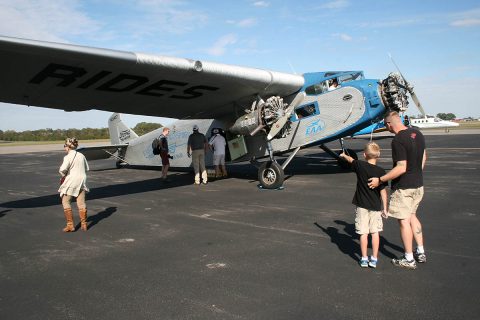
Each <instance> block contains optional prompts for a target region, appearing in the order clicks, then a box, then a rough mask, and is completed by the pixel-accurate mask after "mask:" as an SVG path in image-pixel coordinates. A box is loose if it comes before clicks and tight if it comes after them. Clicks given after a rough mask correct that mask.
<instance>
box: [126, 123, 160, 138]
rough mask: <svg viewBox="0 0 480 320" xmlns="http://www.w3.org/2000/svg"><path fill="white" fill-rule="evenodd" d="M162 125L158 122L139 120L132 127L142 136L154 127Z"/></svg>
mask: <svg viewBox="0 0 480 320" xmlns="http://www.w3.org/2000/svg"><path fill="white" fill-rule="evenodd" d="M160 127H163V126H162V125H161V124H160V123H149V122H140V123H137V125H136V126H135V127H134V128H133V131H135V133H136V134H138V135H139V136H143V135H144V134H146V133H149V132H151V131H153V130H155V129H158V128H160Z"/></svg>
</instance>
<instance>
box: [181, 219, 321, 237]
mask: <svg viewBox="0 0 480 320" xmlns="http://www.w3.org/2000/svg"><path fill="white" fill-rule="evenodd" d="M189 216H191V217H194V218H198V219H203V220H212V221H215V222H222V223H229V224H238V225H241V226H245V227H253V228H258V229H265V230H272V231H280V232H288V233H293V234H299V235H305V236H310V237H316V238H323V239H330V237H329V236H324V235H322V234H318V233H311V232H302V231H298V230H292V229H284V228H275V227H265V226H259V225H257V224H253V223H247V222H240V221H234V220H226V219H218V218H212V217H211V216H209V215H206V214H203V215H201V216H197V215H194V214H189Z"/></svg>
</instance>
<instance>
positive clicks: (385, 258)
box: [0, 132, 480, 320]
mask: <svg viewBox="0 0 480 320" xmlns="http://www.w3.org/2000/svg"><path fill="white" fill-rule="evenodd" d="M367 141H368V137H360V138H356V139H347V140H346V141H345V144H346V146H347V147H348V148H352V149H354V150H356V151H357V152H358V153H359V155H361V150H362V149H363V145H364V144H365V143H366V142H367ZM375 141H376V142H377V143H379V144H380V146H381V147H382V155H381V158H380V161H379V165H381V166H382V167H384V168H385V169H387V170H389V169H391V167H392V164H391V149H390V141H391V138H390V137H389V136H388V135H383V136H380V137H377V138H376V139H375ZM426 141H427V146H428V151H427V152H428V160H427V165H426V168H425V173H424V180H425V192H426V193H425V198H424V200H423V202H422V204H421V206H420V209H419V213H418V215H419V218H420V219H421V221H422V223H423V230H424V236H425V248H426V252H427V259H428V260H427V263H425V264H420V265H419V266H418V269H417V270H405V269H400V268H397V267H395V266H393V265H392V264H391V263H390V260H391V259H392V258H393V257H396V256H399V255H401V254H402V253H403V249H402V244H401V241H400V235H399V229H398V223H397V222H396V221H395V220H394V219H392V218H390V219H388V220H386V221H384V232H382V233H381V249H380V255H379V265H378V267H377V269H371V268H368V269H364V268H360V267H359V265H358V259H359V241H358V237H357V236H356V235H355V233H354V206H353V205H352V204H351V200H352V197H353V193H354V190H355V184H356V178H355V175H354V174H353V173H351V172H348V171H344V170H342V169H340V168H339V167H338V166H337V163H336V161H335V160H333V159H331V158H330V157H329V156H328V155H327V154H325V153H324V152H323V151H322V150H321V149H319V148H318V147H312V148H309V149H304V150H301V151H300V152H299V155H297V157H295V158H294V159H293V160H292V162H291V163H290V164H289V166H288V167H287V169H286V174H287V179H286V181H285V183H284V187H285V188H284V189H283V190H281V191H276V190H274V191H272V190H260V189H258V188H257V184H258V182H257V181H256V169H255V168H254V167H253V166H251V165H249V164H237V165H234V166H231V167H229V171H230V177H229V178H228V179H222V180H216V181H211V182H210V183H208V184H207V185H201V186H196V185H193V175H192V174H191V173H190V172H172V173H171V175H170V178H171V180H172V181H171V182H170V183H162V182H161V181H160V179H159V177H160V171H159V170H141V169H134V168H122V169H115V162H114V161H113V160H101V161H92V162H90V169H91V171H90V172H89V176H88V178H89V187H90V188H91V192H90V193H89V194H88V196H87V204H88V210H89V219H88V223H89V230H88V231H87V232H82V231H77V232H75V233H62V232H61V229H62V228H63V227H64V225H65V221H64V217H63V210H62V208H61V205H60V198H59V196H58V193H57V189H58V181H59V175H58V172H57V171H58V167H59V166H60V164H61V161H62V158H63V156H64V154H63V153H62V152H60V151H40V152H29V151H28V150H27V152H25V151H24V152H23V153H12V152H7V153H4V154H1V155H0V173H1V177H2V178H1V180H0V318H1V319H2V320H10V319H116V320H120V319H275V320H282V319H477V318H478V317H479V313H480V304H479V303H478V297H479V296H480V285H479V284H480V272H479V271H480V248H479V246H478V243H480V236H479V234H480V232H479V230H478V228H479V225H480V224H479V222H480V212H479V211H480V209H479V208H480V201H479V199H480V170H479V169H480V134H478V133H477V134H455V133H452V132H450V133H449V134H428V135H427V136H426ZM329 146H330V147H331V148H334V149H338V148H339V147H340V146H339V143H331V144H329ZM60 148H61V146H60V147H59V148H58V149H60ZM0 149H1V148H0ZM74 212H75V219H76V222H77V223H78V216H77V214H76V212H77V211H76V210H74Z"/></svg>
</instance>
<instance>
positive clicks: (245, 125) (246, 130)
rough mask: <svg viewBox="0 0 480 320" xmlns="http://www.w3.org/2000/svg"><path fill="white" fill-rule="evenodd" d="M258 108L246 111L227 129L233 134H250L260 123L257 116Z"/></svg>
mask: <svg viewBox="0 0 480 320" xmlns="http://www.w3.org/2000/svg"><path fill="white" fill-rule="evenodd" d="M258 112H259V111H258V109H256V110H254V111H252V112H250V113H247V114H245V115H243V116H241V117H240V118H238V119H237V121H235V123H234V124H233V126H232V127H231V128H230V129H229V130H228V131H230V132H231V133H233V134H240V135H244V136H245V135H250V133H251V132H253V131H254V130H255V129H257V128H258V127H259V126H261V125H262V124H261V123H260V117H259V116H258Z"/></svg>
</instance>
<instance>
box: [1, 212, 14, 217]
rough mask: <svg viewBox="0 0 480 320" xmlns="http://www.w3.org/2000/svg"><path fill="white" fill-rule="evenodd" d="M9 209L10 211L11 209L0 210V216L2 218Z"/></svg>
mask: <svg viewBox="0 0 480 320" xmlns="http://www.w3.org/2000/svg"><path fill="white" fill-rule="evenodd" d="M9 211H12V210H3V211H0V218H3V217H5V216H6V214H5V213H7V212H9Z"/></svg>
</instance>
